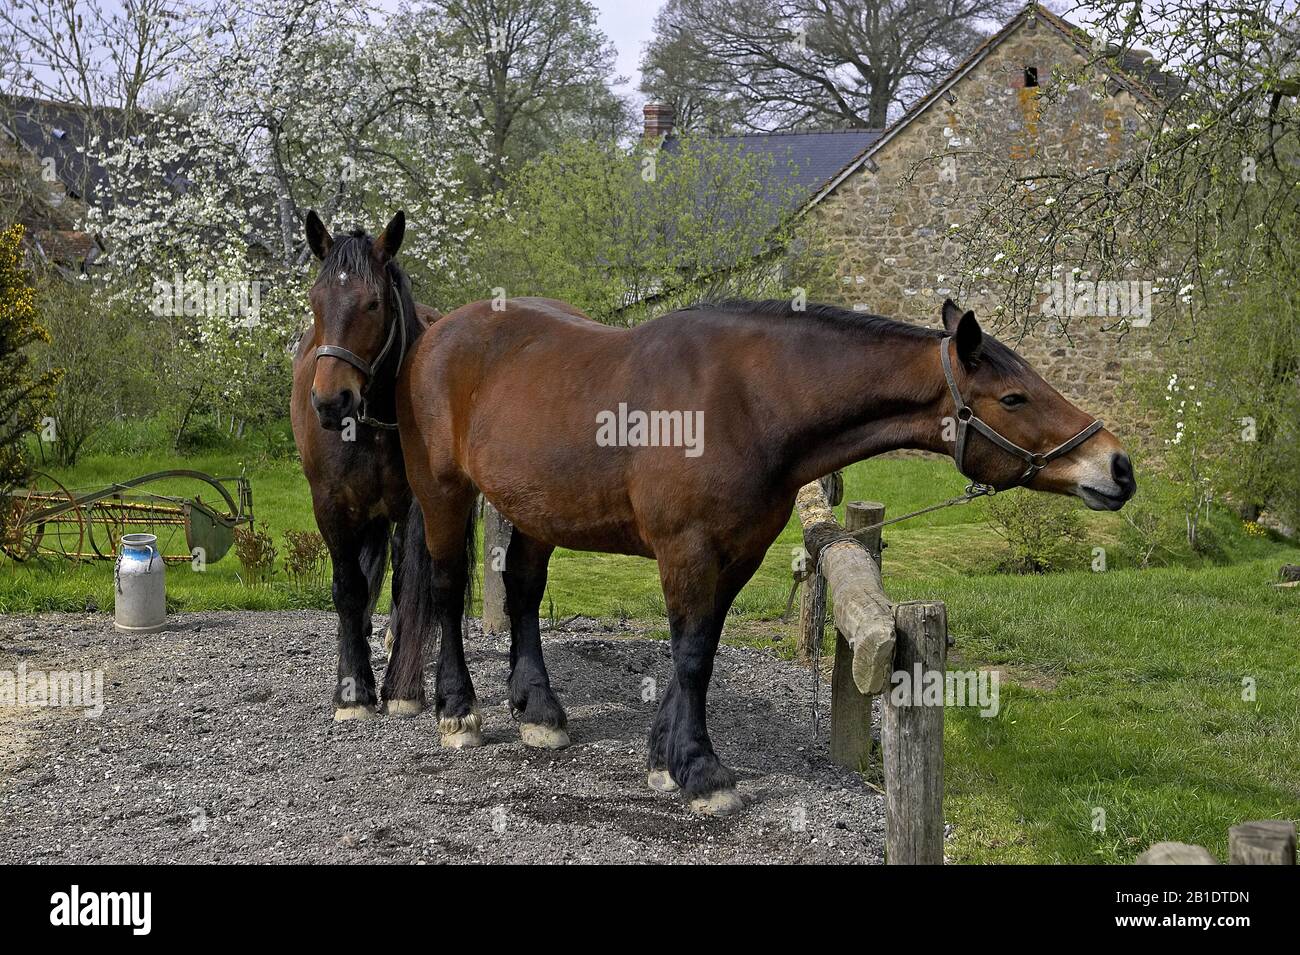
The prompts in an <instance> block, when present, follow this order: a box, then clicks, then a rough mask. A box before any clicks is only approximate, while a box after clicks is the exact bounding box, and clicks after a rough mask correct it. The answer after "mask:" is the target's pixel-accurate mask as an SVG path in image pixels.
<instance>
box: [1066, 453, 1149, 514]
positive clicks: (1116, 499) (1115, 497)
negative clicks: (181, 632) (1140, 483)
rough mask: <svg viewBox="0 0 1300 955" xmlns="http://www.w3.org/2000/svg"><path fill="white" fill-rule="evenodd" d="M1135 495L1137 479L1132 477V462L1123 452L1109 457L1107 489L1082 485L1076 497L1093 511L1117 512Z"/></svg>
mask: <svg viewBox="0 0 1300 955" xmlns="http://www.w3.org/2000/svg"><path fill="white" fill-rule="evenodd" d="M1135 493H1137V479H1136V478H1135V477H1134V476H1133V462H1132V461H1131V460H1129V456H1128V455H1127V454H1125V453H1124V452H1123V451H1116V452H1115V453H1114V454H1112V455H1111V456H1110V482H1109V486H1108V487H1100V486H1098V485H1097V484H1089V483H1083V484H1080V485H1079V488H1078V495H1079V497H1081V498H1083V502H1084V503H1085V504H1087V505H1088V506H1089V507H1090V508H1092V509H1093V510H1094V511H1118V510H1119V509H1120V508H1121V507H1123V506H1124V504H1125V502H1126V501H1128V500H1129V498H1131V497H1132V496H1133V495H1134V494H1135Z"/></svg>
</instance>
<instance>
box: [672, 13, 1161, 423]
mask: <svg viewBox="0 0 1300 955" xmlns="http://www.w3.org/2000/svg"><path fill="white" fill-rule="evenodd" d="M1096 60H1097V56H1096V54H1095V53H1094V51H1093V49H1092V39H1091V38H1090V36H1089V35H1088V34H1087V33H1086V32H1084V31H1083V30H1081V29H1079V28H1078V27H1077V26H1074V25H1073V24H1070V23H1069V22H1067V21H1065V20H1063V19H1061V18H1060V17H1058V16H1056V15H1054V14H1052V13H1050V12H1048V11H1046V10H1044V9H1042V8H1041V7H1039V6H1038V5H1036V4H1030V5H1029V6H1027V7H1026V8H1025V9H1024V10H1022V11H1021V12H1020V13H1019V14H1018V15H1016V16H1015V17H1014V18H1012V19H1011V20H1010V21H1009V22H1008V23H1007V24H1005V25H1004V26H1003V27H1002V29H1001V30H999V31H998V32H996V33H995V34H993V35H992V36H990V37H989V38H988V39H987V40H985V42H983V43H982V44H981V45H980V46H979V47H978V48H977V49H976V50H975V51H974V52H973V53H972V54H971V55H970V56H969V57H968V58H967V59H966V60H965V61H964V62H962V63H961V64H960V65H959V66H958V67H957V68H956V69H955V70H954V71H953V72H952V74H951V75H950V76H949V77H948V78H947V79H946V80H945V81H944V82H943V83H941V84H940V85H939V86H938V87H936V88H935V89H933V90H932V91H930V93H929V94H927V95H926V96H924V97H922V98H921V99H920V100H918V101H917V102H916V103H914V104H913V105H912V106H911V107H910V108H909V109H908V110H907V111H906V112H905V113H904V114H903V115H902V116H900V117H899V119H898V120H897V121H896V122H894V123H893V124H892V125H890V126H889V127H888V128H886V129H884V130H851V131H844V132H828V133H817V134H768V135H754V136H739V137H729V138H730V139H731V140H733V141H734V142H735V143H737V144H738V145H739V146H740V147H741V148H743V149H745V150H747V151H757V150H762V151H764V152H767V153H770V154H773V155H777V156H783V157H788V158H789V159H790V160H791V162H792V163H794V164H796V165H797V166H798V167H799V169H800V170H801V172H802V175H801V176H800V186H801V187H802V188H805V189H807V193H806V194H807V200H806V203H805V205H804V206H803V208H802V209H800V210H796V211H798V212H800V213H801V214H802V215H803V216H805V217H806V221H807V222H808V223H809V225H808V228H809V229H810V230H813V231H815V233H816V234H817V235H818V236H819V238H820V240H821V241H823V242H824V243H826V245H827V246H828V248H829V250H830V253H831V257H832V259H833V262H834V266H835V270H836V273H837V276H836V280H835V284H834V285H833V286H832V287H831V288H830V289H827V290H819V291H818V293H817V295H816V297H817V298H821V299H826V300H829V301H832V302H834V303H835V304H840V305H843V306H846V307H853V308H855V309H859V310H862V311H869V312H873V313H875V314H880V315H887V316H891V317H894V318H899V319H902V320H905V321H914V322H919V323H926V324H934V323H937V322H938V320H939V312H940V308H941V306H942V303H943V301H944V299H945V298H948V297H952V298H954V299H956V300H958V301H959V303H960V304H961V305H962V306H963V307H969V308H973V309H975V311H976V313H977V314H978V315H979V316H980V317H981V321H982V323H983V324H984V325H985V327H986V328H989V329H990V330H992V331H994V333H995V334H998V335H999V337H1001V338H1003V339H1004V340H1005V341H1007V342H1008V343H1010V344H1013V345H1014V346H1015V347H1017V348H1018V350H1019V351H1020V352H1021V353H1022V354H1024V355H1025V356H1026V357H1027V358H1029V359H1030V361H1031V362H1032V363H1033V364H1034V365H1035V367H1037V368H1039V369H1040V370H1041V371H1042V372H1043V374H1044V376H1045V377H1046V378H1047V379H1048V380H1049V381H1051V382H1052V383H1053V384H1054V385H1056V386H1057V387H1058V388H1060V389H1061V390H1062V391H1063V392H1064V393H1065V394H1066V395H1067V396H1069V397H1071V398H1072V399H1077V400H1078V401H1079V402H1080V403H1081V404H1082V405H1083V406H1084V407H1086V408H1087V409H1089V410H1091V411H1094V412H1095V413H1098V414H1100V415H1102V416H1103V417H1106V418H1107V420H1120V421H1123V420H1124V419H1126V418H1127V419H1131V418H1132V417H1133V415H1132V412H1131V411H1126V409H1124V408H1123V407H1122V406H1121V404H1120V402H1119V401H1118V399H1117V398H1116V397H1115V391H1116V388H1117V386H1118V385H1119V384H1120V382H1121V378H1122V376H1123V374H1124V372H1125V370H1126V369H1127V368H1131V367H1134V366H1136V365H1139V364H1142V363H1144V362H1150V361H1152V360H1155V358H1156V357H1157V356H1158V348H1159V341H1160V340H1161V338H1162V333H1161V331H1160V329H1159V328H1158V327H1156V326H1155V325H1152V324H1151V323H1150V321H1149V319H1150V311H1149V309H1148V310H1147V311H1146V312H1145V314H1144V313H1143V311H1142V306H1143V304H1146V305H1149V304H1150V295H1149V293H1150V289H1151V286H1152V285H1154V284H1155V283H1154V281H1152V282H1149V283H1145V284H1143V285H1141V286H1139V284H1138V283H1136V282H1135V283H1113V284H1115V285H1120V284H1124V285H1132V288H1128V287H1122V288H1119V289H1115V288H1091V287H1090V286H1089V281H1088V280H1089V270H1088V269H1087V267H1086V263H1080V264H1081V265H1082V266H1084V267H1083V268H1082V269H1081V271H1080V272H1079V273H1078V274H1077V275H1073V276H1065V277H1063V279H1062V281H1063V283H1069V284H1067V285H1065V288H1064V289H1063V290H1061V289H1058V290H1056V292H1055V297H1054V294H1053V290H1052V289H1050V288H1044V289H1042V296H1041V297H1042V299H1043V300H1049V301H1055V300H1056V298H1057V297H1059V296H1061V295H1066V296H1069V297H1070V299H1071V302H1072V304H1074V305H1080V304H1082V306H1083V307H1082V308H1078V307H1076V308H1074V310H1073V311H1072V313H1071V315H1072V317H1071V318H1070V320H1069V323H1068V335H1066V334H1063V333H1062V329H1061V327H1060V324H1059V323H1058V322H1055V321H1053V320H1051V319H1050V318H1044V320H1042V321H1041V322H1039V323H1038V324H1037V326H1036V327H1035V328H1034V329H1033V330H1032V331H1029V332H1025V331H1024V329H1023V323H1017V325H1016V326H1014V327H1013V326H1012V325H1011V324H1010V323H1008V322H1006V321H1002V320H1001V319H1000V316H999V312H998V311H997V307H998V305H999V304H1000V302H999V297H998V294H997V293H996V291H995V290H994V289H993V288H991V287H987V285H986V284H984V283H980V282H979V281H978V280H976V281H972V280H971V278H970V276H969V274H968V276H967V278H966V280H965V281H964V282H963V281H962V280H961V278H960V273H961V265H960V263H961V260H962V248H961V247H960V246H959V242H960V239H959V238H955V237H954V236H955V235H958V234H959V233H954V231H953V229H952V227H953V226H954V224H956V225H961V224H965V223H968V222H971V221H972V220H973V218H974V216H975V214H976V210H977V209H978V208H979V206H980V203H981V201H982V200H984V199H985V197H986V196H988V195H989V194H991V192H992V191H993V189H994V188H995V185H996V184H997V183H998V182H999V181H1000V180H1001V177H1002V176H1003V175H1004V174H1005V171H1006V169H1007V167H1008V166H1009V165H1010V164H1016V165H1017V166H1020V167H1024V168H1031V167H1033V166H1034V165H1035V164H1036V163H1038V164H1040V165H1041V164H1050V163H1054V162H1062V161H1064V162H1071V163H1080V164H1100V163H1103V162H1107V161H1111V160H1113V159H1115V158H1117V157H1119V156H1120V155H1122V154H1123V152H1124V151H1126V150H1129V149H1131V148H1133V146H1134V143H1135V139H1136V138H1137V136H1138V134H1139V132H1140V131H1141V130H1142V129H1144V128H1145V126H1146V124H1147V123H1148V121H1149V120H1148V117H1149V116H1151V115H1152V114H1153V113H1155V112H1156V111H1157V110H1158V108H1159V107H1160V105H1161V104H1162V103H1163V102H1164V99H1165V98H1166V97H1168V96H1169V95H1171V92H1172V88H1171V82H1170V80H1169V79H1168V77H1167V76H1166V75H1165V74H1164V73H1162V72H1161V71H1160V70H1159V68H1158V64H1155V63H1154V62H1152V61H1150V60H1149V59H1146V58H1145V57H1143V56H1142V55H1141V54H1133V55H1130V56H1127V57H1125V59H1124V60H1123V62H1122V64H1121V66H1122V69H1121V68H1109V69H1107V70H1106V71H1105V72H1104V74H1102V75H1100V76H1098V77H1097V78H1096V79H1095V80H1094V81H1092V82H1079V83H1077V84H1066V85H1065V86H1064V88H1063V89H1062V90H1061V91H1060V94H1061V95H1060V97H1059V99H1058V100H1057V101H1056V102H1054V103H1053V105H1052V108H1051V109H1043V108H1040V95H1041V94H1042V89H1043V88H1042V87H1040V86H1039V79H1040V78H1042V80H1043V82H1044V83H1047V82H1049V77H1053V76H1054V75H1057V76H1059V75H1061V73H1066V74H1074V73H1077V72H1078V71H1079V70H1080V68H1081V67H1083V66H1085V65H1086V64H1088V63H1092V62H1094V61H1096ZM652 111H653V112H652ZM646 114H647V134H648V136H650V135H654V136H663V135H664V134H665V129H666V128H667V129H668V130H669V132H670V125H669V124H670V122H671V116H668V117H665V115H664V113H663V107H660V106H658V105H652V106H648V107H646ZM652 124H653V128H652ZM850 150H852V155H851V156H850V157H849V158H848V159H847V160H843V161H841V159H842V157H843V156H844V155H845V153H846V152H847V151H850ZM828 167H834V170H833V171H832V172H827V169H828ZM774 168H783V165H782V164H777V166H775V167H774ZM1080 288H1084V289H1086V290H1087V292H1088V298H1089V299H1096V300H1097V301H1096V302H1095V303H1094V306H1089V304H1088V303H1087V302H1085V301H1084V300H1083V296H1082V295H1080V293H1079V291H1078V289H1080ZM1130 292H1131V293H1132V294H1129V293H1130ZM1144 294H1145V295H1146V298H1145V299H1144V298H1143V297H1142V296H1143V295H1144ZM1039 311H1040V312H1041V311H1042V308H1041V304H1040V306H1039ZM1093 312H1095V313H1097V314H1091V313H1093ZM1116 312H1118V313H1119V314H1116ZM1126 313H1127V314H1126Z"/></svg>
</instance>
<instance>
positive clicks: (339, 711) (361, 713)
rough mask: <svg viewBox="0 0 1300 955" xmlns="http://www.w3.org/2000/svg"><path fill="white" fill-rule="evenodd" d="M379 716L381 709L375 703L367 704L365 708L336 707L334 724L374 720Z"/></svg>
mask: <svg viewBox="0 0 1300 955" xmlns="http://www.w3.org/2000/svg"><path fill="white" fill-rule="evenodd" d="M378 715H379V709H378V707H376V706H375V705H374V704H373V703H367V704H366V705H364V706H336V707H334V722H336V723H342V722H343V721H344V720H373V719H374V718H375V717H377V716H378Z"/></svg>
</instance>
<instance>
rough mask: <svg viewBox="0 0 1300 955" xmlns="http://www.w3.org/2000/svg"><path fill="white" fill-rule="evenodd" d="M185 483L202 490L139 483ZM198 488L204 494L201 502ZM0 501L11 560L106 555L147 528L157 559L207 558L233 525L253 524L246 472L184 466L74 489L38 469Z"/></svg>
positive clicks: (216, 554) (213, 557) (224, 545)
mask: <svg viewBox="0 0 1300 955" xmlns="http://www.w3.org/2000/svg"><path fill="white" fill-rule="evenodd" d="M191 482H196V483H197V484H199V485H203V486H206V490H203V489H200V492H199V493H195V494H193V496H182V495H177V494H175V493H168V494H163V493H158V492H156V491H150V490H147V489H146V488H147V486H154V487H159V486H164V487H165V488H166V489H167V490H168V491H173V492H174V491H176V490H177V489H178V488H179V487H183V486H185V485H187V484H189V483H191ZM203 493H208V494H209V497H210V500H208V501H204V500H203V499H202V496H201V495H202V494H203ZM0 507H5V508H8V509H9V510H10V514H9V520H8V521H6V522H5V526H6V527H7V528H8V531H7V532H6V535H5V537H4V539H3V540H0V550H3V551H4V553H5V554H7V555H8V556H9V557H11V558H13V559H14V560H18V561H26V560H35V559H38V558H42V557H57V558H65V559H68V560H112V559H113V558H114V557H115V556H116V554H117V546H118V541H119V540H121V538H122V535H123V534H133V533H147V534H153V535H155V536H156V537H157V538H158V549H159V551H160V553H161V554H162V557H163V559H164V560H167V561H170V562H173V563H179V562H182V561H189V560H193V559H195V558H196V557H198V558H199V559H201V560H203V561H204V562H205V563H213V562H215V561H218V560H220V559H221V558H222V557H224V556H225V554H226V552H227V551H229V550H230V548H231V545H232V544H233V543H234V539H235V529H236V528H237V527H239V526H240V525H242V524H248V525H251V524H252V522H253V490H252V487H251V485H250V484H249V483H248V479H247V478H245V477H213V476H212V475H210V474H205V473H203V472H202V471H189V470H184V469H178V470H171V471H155V472H154V473H152V474H145V475H141V476H140V477H136V478H131V479H130V480H128V481H121V482H117V483H114V484H109V485H105V486H101V487H95V488H77V489H70V488H67V487H65V486H64V485H63V484H61V483H60V482H59V481H57V480H56V479H54V478H53V477H51V476H49V475H48V474H43V473H40V474H38V475H37V477H36V479H35V480H34V481H33V483H32V485H31V486H30V487H26V488H20V489H17V490H15V491H12V492H10V493H9V494H8V495H6V496H5V497H3V498H0Z"/></svg>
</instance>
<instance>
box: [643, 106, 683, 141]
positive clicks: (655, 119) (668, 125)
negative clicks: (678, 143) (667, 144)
mask: <svg viewBox="0 0 1300 955" xmlns="http://www.w3.org/2000/svg"><path fill="white" fill-rule="evenodd" d="M641 112H642V113H643V114H644V115H645V134H644V138H645V141H646V142H648V143H660V142H662V141H663V140H664V139H665V138H666V137H668V136H671V135H672V134H673V120H675V119H676V118H677V111H676V110H675V109H673V108H672V107H671V106H669V105H668V104H667V103H646V104H645V109H643V110H642V111H641Z"/></svg>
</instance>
